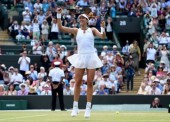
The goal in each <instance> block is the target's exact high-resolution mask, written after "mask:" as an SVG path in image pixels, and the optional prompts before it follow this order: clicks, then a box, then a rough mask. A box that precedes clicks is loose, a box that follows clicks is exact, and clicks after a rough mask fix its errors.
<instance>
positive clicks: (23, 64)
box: [18, 57, 31, 71]
mask: <svg viewBox="0 0 170 122" xmlns="http://www.w3.org/2000/svg"><path fill="white" fill-rule="evenodd" d="M30 62H31V60H30V58H29V57H20V58H19V60H18V64H20V70H22V71H29V64H30Z"/></svg>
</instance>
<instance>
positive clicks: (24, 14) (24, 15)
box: [22, 11, 32, 22]
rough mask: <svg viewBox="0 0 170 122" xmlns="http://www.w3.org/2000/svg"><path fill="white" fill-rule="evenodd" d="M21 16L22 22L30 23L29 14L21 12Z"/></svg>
mask: <svg viewBox="0 0 170 122" xmlns="http://www.w3.org/2000/svg"><path fill="white" fill-rule="evenodd" d="M22 15H23V21H25V22H31V15H32V13H31V12H26V11H23V12H22Z"/></svg>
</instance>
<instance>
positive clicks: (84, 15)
mask: <svg viewBox="0 0 170 122" xmlns="http://www.w3.org/2000/svg"><path fill="white" fill-rule="evenodd" d="M81 16H83V17H85V18H86V19H87V20H88V21H89V18H88V16H87V15H86V14H80V15H79V16H78V19H80V17H81Z"/></svg>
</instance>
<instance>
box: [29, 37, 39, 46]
mask: <svg viewBox="0 0 170 122" xmlns="http://www.w3.org/2000/svg"><path fill="white" fill-rule="evenodd" d="M36 42H38V39H37V38H36V37H34V38H33V39H32V40H31V43H30V45H31V46H34V45H35V43H36Z"/></svg>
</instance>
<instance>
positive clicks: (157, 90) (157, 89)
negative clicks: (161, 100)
mask: <svg viewBox="0 0 170 122" xmlns="http://www.w3.org/2000/svg"><path fill="white" fill-rule="evenodd" d="M148 94H149V95H161V90H160V89H159V88H156V89H155V90H153V89H152V88H151V89H150V90H149V92H148Z"/></svg>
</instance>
